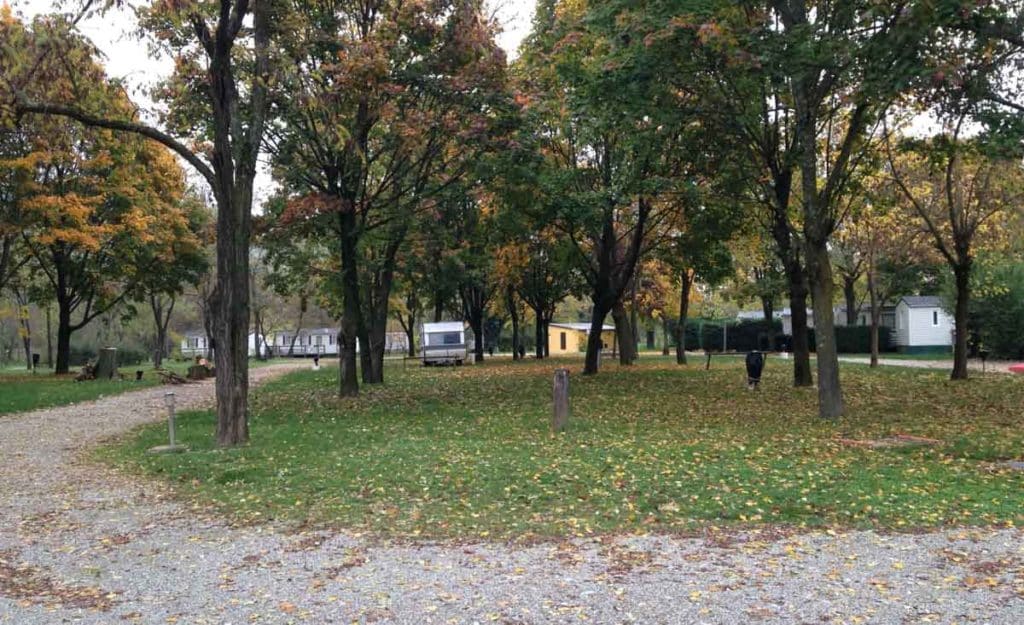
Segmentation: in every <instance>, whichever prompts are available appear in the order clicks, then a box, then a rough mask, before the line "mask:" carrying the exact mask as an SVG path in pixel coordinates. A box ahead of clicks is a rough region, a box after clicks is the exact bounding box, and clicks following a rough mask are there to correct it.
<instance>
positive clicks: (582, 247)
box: [517, 4, 682, 375]
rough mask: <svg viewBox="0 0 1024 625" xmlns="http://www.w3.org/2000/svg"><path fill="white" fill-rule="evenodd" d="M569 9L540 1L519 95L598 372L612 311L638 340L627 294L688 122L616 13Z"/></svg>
mask: <svg viewBox="0 0 1024 625" xmlns="http://www.w3.org/2000/svg"><path fill="white" fill-rule="evenodd" d="M561 8H562V9H563V10H561V11H558V12H556V11H554V10H553V6H549V5H547V4H545V5H543V6H540V7H538V11H537V15H536V18H535V20H534V30H533V33H532V34H531V35H530V37H529V38H528V39H527V42H526V44H524V47H523V52H522V56H521V60H520V63H519V65H518V67H517V72H518V76H519V90H520V93H519V96H518V99H519V102H520V105H521V107H522V108H523V112H524V115H525V117H526V121H525V125H526V127H527V128H529V129H530V130H529V133H530V135H531V136H532V137H533V138H534V139H535V142H536V144H535V148H536V150H537V152H538V154H539V155H540V156H541V163H540V165H541V166H540V168H539V170H538V175H537V183H538V186H539V187H540V190H541V194H542V197H543V202H542V204H541V206H543V209H542V210H543V211H545V212H550V213H551V214H553V215H554V216H555V218H554V219H553V221H552V222H551V223H552V224H553V225H554V226H555V227H556V228H557V229H558V230H559V231H560V232H561V233H562V236H563V237H565V238H566V239H567V240H568V241H569V242H570V243H571V244H572V246H573V250H574V257H575V264H576V266H577V269H578V270H579V272H580V274H581V276H582V279H583V280H584V281H585V282H586V284H587V287H588V291H589V294H590V298H591V301H592V302H593V314H592V317H591V327H590V332H589V334H588V338H587V353H586V359H585V364H584V369H583V373H584V374H587V375H589V374H594V373H597V371H598V367H599V355H600V349H601V328H602V326H603V324H604V319H605V317H607V315H608V313H614V316H615V317H616V326H617V328H618V329H619V333H620V334H621V335H623V336H628V337H630V338H629V343H631V344H633V339H632V336H633V332H632V329H628V331H626V330H625V328H626V326H628V319H625V318H624V315H623V314H622V312H623V311H622V308H621V300H622V297H623V294H624V293H625V292H626V290H627V288H628V287H629V285H630V280H631V279H632V278H633V275H634V269H635V267H636V266H637V263H638V262H639V260H640V259H641V257H642V256H643V254H644V252H645V251H646V250H647V248H649V246H650V245H651V244H652V241H651V239H650V236H649V235H650V234H651V232H653V231H654V230H655V228H653V227H652V226H653V225H654V224H655V222H658V221H660V220H662V219H663V218H664V215H663V214H662V213H661V212H660V211H658V210H657V209H656V206H657V205H656V202H655V198H656V197H657V195H658V194H659V192H661V191H662V190H663V189H664V188H665V187H667V186H668V182H669V176H668V175H667V174H668V172H667V169H668V166H667V165H666V159H664V158H663V156H665V155H666V154H670V153H671V147H670V146H672V145H673V141H675V140H676V139H678V132H677V130H678V128H680V127H681V126H682V124H681V122H680V120H679V119H678V117H677V116H676V115H675V111H674V110H671V111H670V110H669V107H667V106H664V104H665V100H666V99H671V98H674V97H675V95H674V94H672V93H670V92H669V91H667V90H665V89H664V88H663V85H662V84H661V83H660V82H659V81H658V80H657V77H656V76H654V75H651V74H649V73H646V72H644V71H642V66H641V64H640V59H639V58H637V57H632V56H630V55H628V54H625V53H620V50H619V49H617V48H616V46H613V45H611V42H612V41H614V40H615V39H614V38H615V37H616V36H617V35H615V32H616V25H615V20H614V19H613V18H612V17H611V16H609V15H608V14H607V13H599V12H595V13H592V14H587V13H586V8H587V7H586V6H584V5H571V6H570V5H565V6H563V7H561ZM591 18H594V19H591ZM635 45H636V46H641V47H642V44H641V43H639V42H637V43H636V44H635ZM627 46H628V44H627ZM630 50H631V51H632V50H633V49H632V48H630ZM663 122H664V123H663ZM634 346H635V344H634Z"/></svg>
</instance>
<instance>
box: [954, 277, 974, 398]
mask: <svg viewBox="0 0 1024 625" xmlns="http://www.w3.org/2000/svg"><path fill="white" fill-rule="evenodd" d="M953 277H954V279H955V281H956V307H955V309H954V311H953V323H954V327H955V330H956V333H955V335H954V341H953V372H952V373H951V374H950V376H949V377H950V379H951V380H966V379H967V338H968V335H969V334H970V332H969V329H968V325H969V323H970V321H969V315H970V300H971V263H970V261H968V262H966V263H961V264H960V265H958V266H956V267H954V268H953Z"/></svg>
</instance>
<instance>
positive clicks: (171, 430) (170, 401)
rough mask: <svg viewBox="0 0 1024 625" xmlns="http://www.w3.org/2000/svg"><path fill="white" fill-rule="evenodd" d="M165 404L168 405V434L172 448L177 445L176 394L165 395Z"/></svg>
mask: <svg viewBox="0 0 1024 625" xmlns="http://www.w3.org/2000/svg"><path fill="white" fill-rule="evenodd" d="M164 402H166V403H167V434H168V435H169V436H170V439H171V447H174V446H175V445H176V443H175V441H174V392H173V391H168V392H166V393H164Z"/></svg>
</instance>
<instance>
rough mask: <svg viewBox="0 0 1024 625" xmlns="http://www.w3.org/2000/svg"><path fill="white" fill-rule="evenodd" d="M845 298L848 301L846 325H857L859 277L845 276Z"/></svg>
mask: <svg viewBox="0 0 1024 625" xmlns="http://www.w3.org/2000/svg"><path fill="white" fill-rule="evenodd" d="M843 299H844V300H845V301H846V325H848V326H855V325H857V312H858V311H857V278H856V277H855V276H843Z"/></svg>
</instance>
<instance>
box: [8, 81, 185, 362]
mask: <svg viewBox="0 0 1024 625" xmlns="http://www.w3.org/2000/svg"><path fill="white" fill-rule="evenodd" d="M112 105H120V106H126V105H127V103H126V102H125V101H124V100H123V99H122V100H114V101H113V102H112ZM35 121H37V122H40V125H39V126H37V127H34V130H35V132H33V133H32V135H31V137H32V138H31V141H32V150H31V152H29V153H28V154H27V155H26V156H25V157H23V158H22V159H19V160H17V161H15V162H12V163H9V165H10V166H12V167H15V168H17V169H19V170H21V171H23V172H25V173H24V175H23V176H22V178H23V179H24V180H25V181H26V182H25V184H24V185H23V186H22V187H21V189H20V191H19V194H20V195H21V206H22V210H23V212H24V216H25V223H26V224H27V227H26V228H25V230H24V231H23V234H22V238H23V240H24V242H25V245H26V247H27V248H28V250H29V253H30V254H31V256H32V261H33V264H34V266H35V267H36V268H37V269H38V270H39V271H40V272H41V273H42V274H43V275H44V276H45V277H46V280H47V281H48V282H49V284H50V287H51V288H52V289H53V294H54V300H55V302H56V304H57V360H56V367H55V373H58V374H60V373H67V372H68V370H69V364H70V361H69V359H70V346H71V335H72V333H73V332H75V331H77V330H80V329H81V328H83V327H84V326H85V325H87V324H88V323H89V322H90V321H92V320H93V319H96V318H97V317H99V316H101V315H103V314H105V313H107V312H108V311H110V310H112V309H113V308H114V307H115V306H118V305H119V304H121V303H122V302H125V301H127V300H130V299H132V298H133V297H137V296H138V294H139V289H141V288H142V285H143V284H144V283H150V284H155V282H156V281H157V280H158V279H159V278H156V277H154V276H153V274H155V273H156V272H158V271H159V270H160V269H161V264H162V263H163V261H164V259H173V258H174V257H175V255H176V250H180V249H181V248H183V247H187V246H190V245H192V241H191V233H190V232H189V231H188V229H187V227H186V224H187V219H186V218H185V217H184V215H183V213H182V211H181V210H180V208H179V207H178V206H177V202H178V201H179V200H180V198H181V194H182V190H183V187H184V178H183V175H182V172H181V169H180V167H179V166H178V164H177V163H176V162H175V160H174V158H173V157H172V156H171V155H170V154H169V153H168V152H167V151H166V150H165V149H163V148H161V147H159V146H157V145H155V144H151V143H147V142H142V141H140V140H138V139H127V140H126V139H125V138H124V137H119V136H116V135H115V134H114V133H112V132H110V131H108V130H104V129H88V128H84V127H82V126H80V125H78V124H74V123H70V122H57V123H51V122H50V121H47V120H38V119H37V120H35ZM157 275H159V274H157Z"/></svg>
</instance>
